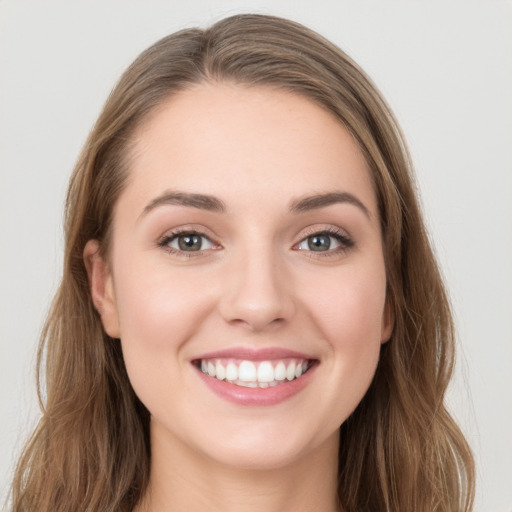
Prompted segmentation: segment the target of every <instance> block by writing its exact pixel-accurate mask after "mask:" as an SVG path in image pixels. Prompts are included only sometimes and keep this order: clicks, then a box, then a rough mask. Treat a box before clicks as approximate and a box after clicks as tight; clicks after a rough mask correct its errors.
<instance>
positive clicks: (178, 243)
mask: <svg viewBox="0 0 512 512" xmlns="http://www.w3.org/2000/svg"><path fill="white" fill-rule="evenodd" d="M159 245H160V246H161V247H165V248H168V249H171V250H173V251H179V252H198V251H205V250H208V249H215V248H216V245H215V244H214V243H213V242H212V241H211V240H210V239H209V238H208V237H207V236H206V235H202V234H201V233H196V232H183V233H175V234H172V235H170V236H167V237H165V238H164V239H163V240H162V241H161V242H160V244H159Z"/></svg>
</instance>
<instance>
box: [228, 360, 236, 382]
mask: <svg viewBox="0 0 512 512" xmlns="http://www.w3.org/2000/svg"><path fill="white" fill-rule="evenodd" d="M226 380H238V366H237V365H236V364H235V363H228V365H227V367H226Z"/></svg>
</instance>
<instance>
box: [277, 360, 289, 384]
mask: <svg viewBox="0 0 512 512" xmlns="http://www.w3.org/2000/svg"><path fill="white" fill-rule="evenodd" d="M275 379H276V380H284V379H286V366H285V365H284V363H283V362H282V361H279V363H277V365H276V369H275Z"/></svg>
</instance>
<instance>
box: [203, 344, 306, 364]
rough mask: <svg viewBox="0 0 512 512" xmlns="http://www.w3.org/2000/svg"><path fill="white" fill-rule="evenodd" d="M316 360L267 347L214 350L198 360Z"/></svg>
mask: <svg viewBox="0 0 512 512" xmlns="http://www.w3.org/2000/svg"><path fill="white" fill-rule="evenodd" d="M288 358H295V359H316V358H315V357H312V356H311V355H308V354H304V353H303V352H297V351H295V350H289V349H286V348H280V347H265V348H249V347H232V348H225V349H222V350H214V351H212V352H207V353H204V354H201V355H198V356H197V357H194V358H193V360H197V359H244V360H248V361H268V360H272V359H288Z"/></svg>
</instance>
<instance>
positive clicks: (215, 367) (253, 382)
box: [200, 359, 309, 388]
mask: <svg viewBox="0 0 512 512" xmlns="http://www.w3.org/2000/svg"><path fill="white" fill-rule="evenodd" d="M274 364H275V366H274ZM274 364H272V362H271V361H261V362H259V363H258V362H253V361H241V362H240V363H239V364H237V363H235V362H234V361H232V360H231V361H229V362H227V364H226V362H223V361H222V360H220V359H217V360H215V359H211V360H206V359H202V360H201V364H200V367H201V371H202V372H203V373H204V374H206V375H209V376H210V377H214V378H216V379H218V380H226V381H228V382H229V383H231V384H235V385H237V386H245V387H251V388H254V387H260V388H267V387H271V386H276V385H278V384H280V383H281V382H283V381H285V380H287V381H292V380H294V379H298V378H299V377H300V376H302V375H303V374H304V373H305V372H306V371H307V370H308V369H309V364H308V362H307V361H305V360H298V361H297V360H288V361H287V362H285V361H278V362H277V364H276V363H274Z"/></svg>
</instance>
